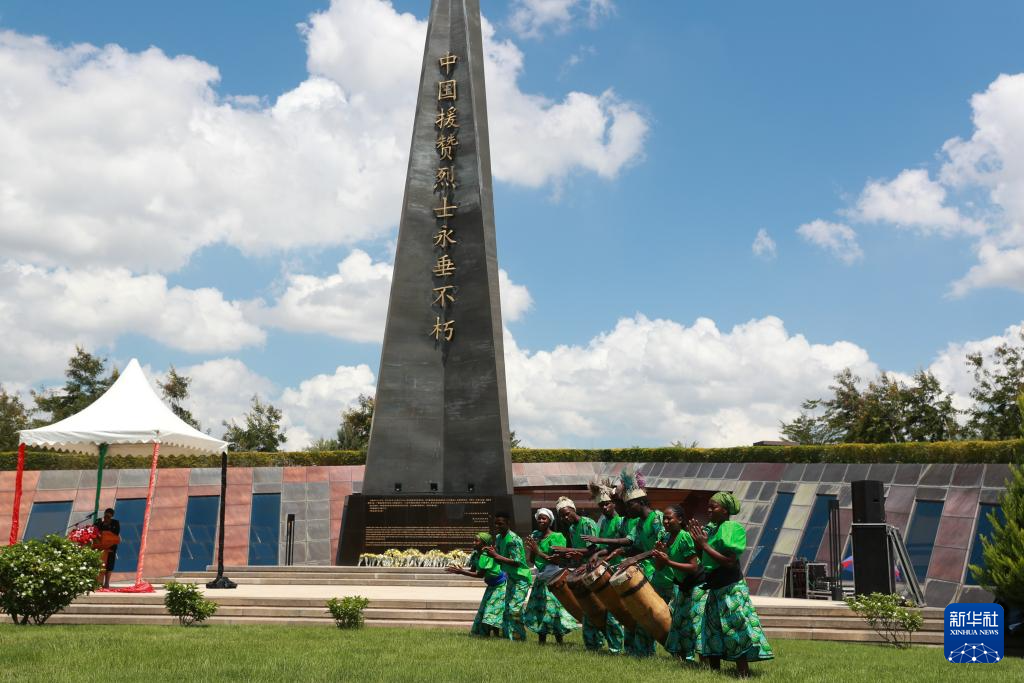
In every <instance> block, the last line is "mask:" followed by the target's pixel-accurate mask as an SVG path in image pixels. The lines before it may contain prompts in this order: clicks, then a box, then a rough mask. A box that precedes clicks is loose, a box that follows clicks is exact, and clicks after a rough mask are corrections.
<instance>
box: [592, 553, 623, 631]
mask: <svg viewBox="0 0 1024 683" xmlns="http://www.w3.org/2000/svg"><path fill="white" fill-rule="evenodd" d="M611 580H612V572H611V570H610V569H609V568H608V565H607V564H605V563H604V562H602V563H601V564H599V565H597V567H596V568H595V569H594V570H593V571H592V572H588V573H587V574H586V575H584V577H583V583H585V584H587V587H588V588H590V592H591V593H593V594H594V596H595V597H597V599H598V600H600V601H601V602H602V603H603V604H604V606H605V607H607V608H608V611H609V612H611V613H612V616H614V617H615V618H616V619H618V620H619V623H620V624H622V627H623V628H625V629H626V630H627V631H632V630H633V629H635V628H636V619H634V618H633V615H632V614H630V612H629V610H628V609H626V606H625V605H624V604H622V599H621V598H620V597H619V594H618V593H617V592H616V591H615V589H614V588H612V584H611Z"/></svg>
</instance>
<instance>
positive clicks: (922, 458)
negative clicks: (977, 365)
mask: <svg viewBox="0 0 1024 683" xmlns="http://www.w3.org/2000/svg"><path fill="white" fill-rule="evenodd" d="M16 459H17V454H16V453H0V470H13V469H14V468H15V463H16ZM512 460H513V461H514V462H794V463H800V462H843V463H875V462H888V463H932V462H949V463H1009V462H1016V463H1024V440H1022V439H1017V440H1014V441H944V442H940V443H888V444H839V445H829V446H738V447H735V448H604V449H573V448H563V449H544V448H517V449H514V450H513V451H512ZM149 462H150V458H149V456H145V455H110V456H108V457H107V465H106V466H107V467H108V468H110V469H146V468H148V467H149ZM228 462H229V463H230V465H231V466H233V467H279V466H285V465H303V466H312V465H362V464H363V463H364V462H366V456H365V454H363V453H360V452H358V451H325V452H320V453H307V452H304V451H300V452H282V453H231V454H229V456H228ZM25 467H26V468H27V469H30V470H90V469H95V468H96V456H95V455H76V454H67V453H52V452H45V451H30V452H28V453H27V454H26V455H25ZM160 467H161V468H165V467H166V468H171V467H220V456H219V455H166V456H161V458H160Z"/></svg>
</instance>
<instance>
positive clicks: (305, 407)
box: [157, 358, 376, 450]
mask: <svg viewBox="0 0 1024 683" xmlns="http://www.w3.org/2000/svg"><path fill="white" fill-rule="evenodd" d="M177 370H178V372H179V373H180V374H182V375H185V376H187V377H190V378H191V379H192V384H191V385H190V387H189V398H188V400H187V401H186V402H185V407H186V408H188V409H189V410H191V411H192V414H193V415H194V416H195V417H196V419H198V420H199V422H200V424H201V425H202V427H203V429H206V430H209V431H210V433H211V434H213V435H214V436H218V437H219V436H221V435H222V434H223V433H224V427H223V423H224V422H225V421H226V422H232V421H234V422H235V423H238V424H240V423H242V421H243V419H244V415H245V414H246V413H247V412H248V411H249V409H250V400H251V399H252V396H253V395H254V394H255V395H258V396H259V397H260V400H261V401H263V402H269V403H271V404H273V405H274V406H275V407H277V408H279V409H280V410H281V413H282V419H281V425H282V427H283V428H284V431H285V435H286V436H287V437H288V441H287V442H286V444H285V448H286V449H287V450H302V449H303V448H305V447H306V446H308V445H309V444H310V443H311V442H312V441H313V440H314V439H317V438H320V437H327V438H332V437H333V436H334V434H335V432H336V431H337V429H338V425H339V423H340V422H341V412H342V411H343V410H347V409H348V408H351V407H353V406H354V405H356V403H357V400H358V398H359V395H360V394H368V395H371V396H372V395H373V393H374V391H375V389H376V381H375V379H374V376H373V372H372V371H371V370H370V368H369V367H367V366H366V365H358V366H355V367H350V366H342V365H339V366H338V367H337V368H336V369H335V371H334V373H333V374H329V375H328V374H319V375H315V376H314V377H311V378H309V379H306V380H303V381H302V382H300V383H299V385H298V386H297V387H286V388H284V389H279V388H278V387H277V386H276V385H275V384H274V383H273V382H272V381H270V380H269V379H267V378H266V377H264V376H262V375H260V374H259V373H256V372H254V371H253V370H251V369H250V368H249V367H247V366H246V365H245V363H243V362H242V361H240V360H238V359H236V358H218V359H216V360H210V361H206V362H205V363H199V364H197V365H191V366H187V367H183V368H177ZM157 377H158V378H162V375H157Z"/></svg>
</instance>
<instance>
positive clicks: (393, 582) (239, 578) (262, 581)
mask: <svg viewBox="0 0 1024 683" xmlns="http://www.w3.org/2000/svg"><path fill="white" fill-rule="evenodd" d="M225 576H227V577H228V578H229V579H231V580H232V581H234V582H235V583H237V584H240V585H241V584H244V585H248V586H309V585H317V586H405V587H413V586H421V587H424V588H475V587H478V586H479V587H482V586H483V582H482V581H477V582H475V583H474V582H466V581H448V580H445V579H441V580H438V579H422V580H418V581H413V580H406V579H401V580H399V579H361V578H357V577H353V578H333V577H332V578H322V579H319V578H318V579H317V580H316V581H310V580H309V579H303V578H298V579H296V578H290V577H276V576H275V577H257V578H249V577H247V576H244V575H241V574H234V575H232V574H228V573H226V572H225ZM212 578H213V576H212V575H211V576H201V577H184V578H178V577H175V581H179V582H181V583H198V584H204V583H206V582H208V581H210V580H211V579H212Z"/></svg>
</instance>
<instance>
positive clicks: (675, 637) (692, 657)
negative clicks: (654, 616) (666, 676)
mask: <svg viewBox="0 0 1024 683" xmlns="http://www.w3.org/2000/svg"><path fill="white" fill-rule="evenodd" d="M684 515H685V513H684V512H683V508H682V507H680V506H679V505H672V506H670V507H668V508H666V509H665V512H664V517H663V520H664V522H665V529H666V530H667V531H668V538H667V539H666V541H665V547H663V548H662V547H659V548H656V549H655V550H654V566H655V569H656V571H658V572H661V571H663V570H665V569H667V570H668V571H670V572H671V574H672V580H673V582H674V583H675V585H676V586H677V587H678V590H677V591H676V596H675V599H673V601H672V627H671V628H670V629H669V632H668V638H667V639H666V640H665V649H666V650H668V651H669V652H671V653H672V654H673V655H675V656H676V657H679V658H680V659H681V660H683V661H689V662H693V661H696V655H697V654H698V653H699V652H700V642H701V632H702V629H703V626H704V607H705V603H706V601H707V592H706V591H705V590H704V587H703V586H702V585H701V584H702V583H703V581H704V572H703V570H702V568H701V564H700V556H699V554H698V553H697V549H696V546H695V545H694V543H693V536H691V535H690V533H689V532H688V531H686V529H684V528H683V519H684Z"/></svg>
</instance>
